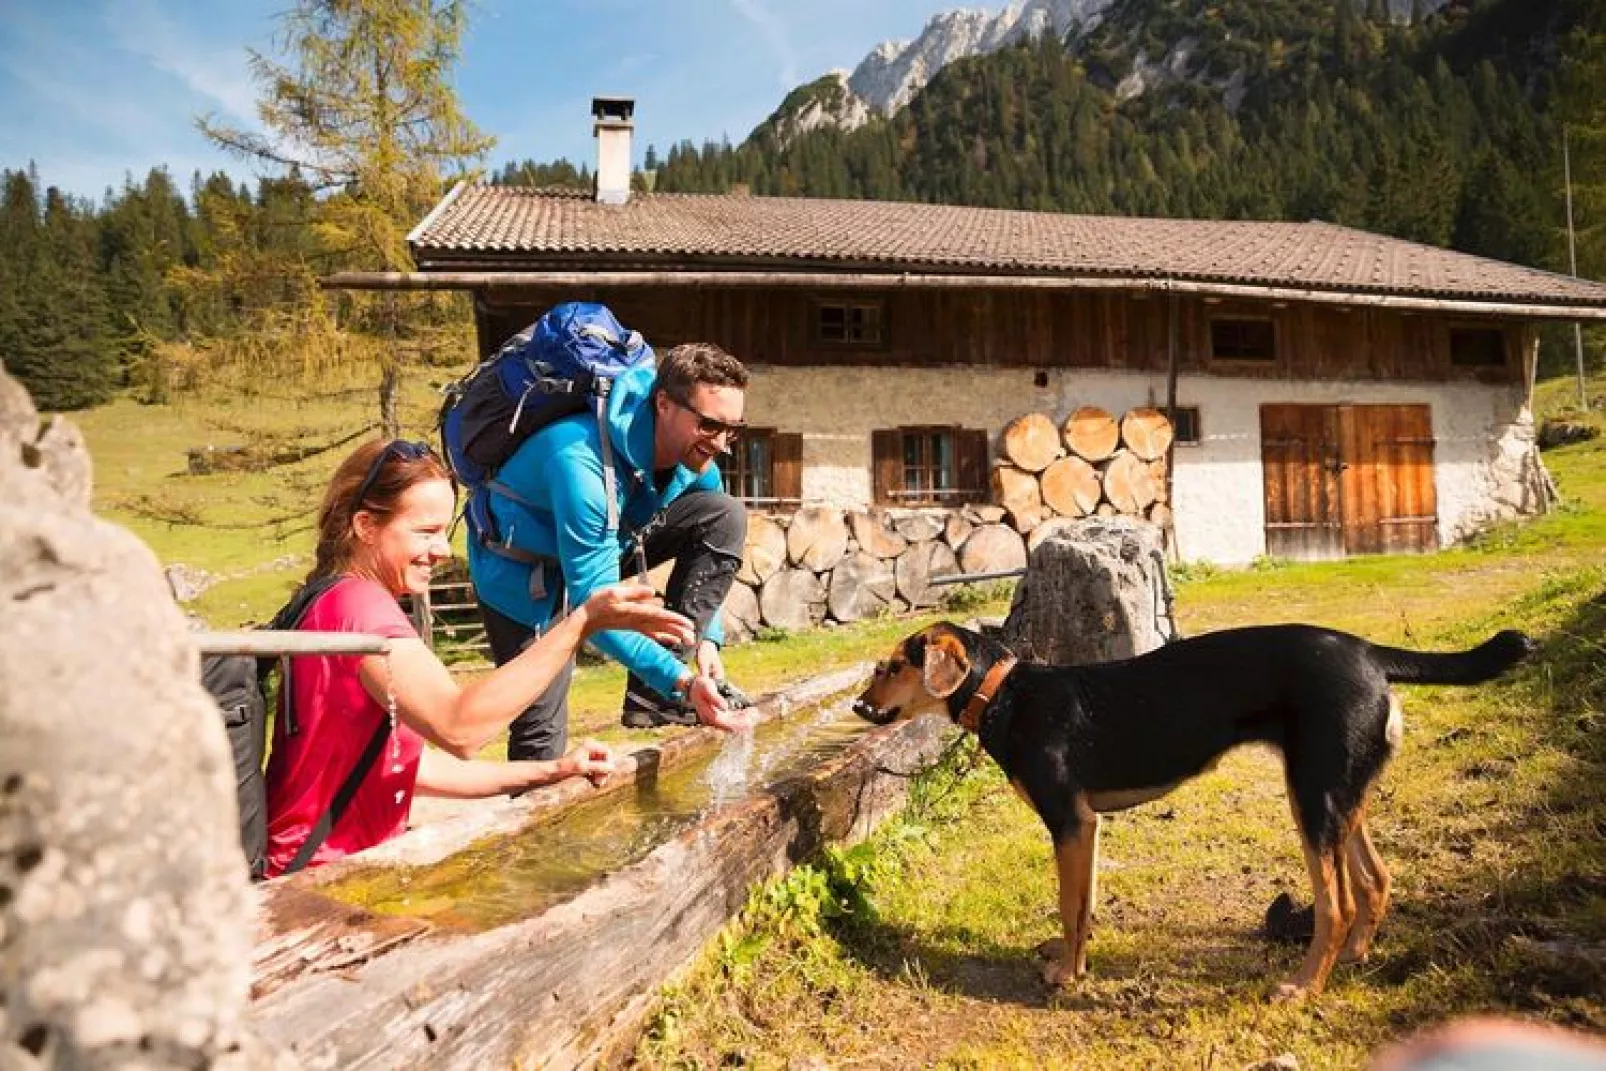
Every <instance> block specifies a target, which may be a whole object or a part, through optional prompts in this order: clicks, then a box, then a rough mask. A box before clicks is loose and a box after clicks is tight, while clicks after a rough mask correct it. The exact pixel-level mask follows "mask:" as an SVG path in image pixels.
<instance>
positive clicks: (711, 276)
mask: <svg viewBox="0 0 1606 1071" xmlns="http://www.w3.org/2000/svg"><path fill="white" fill-rule="evenodd" d="M318 282H319V285H320V286H322V287H323V288H324V289H326V290H487V289H492V288H495V287H535V286H546V287H566V288H576V287H595V288H608V287H617V288H627V287H677V286H682V287H711V288H731V289H736V288H754V287H785V288H794V287H808V288H812V289H816V290H1130V291H1137V292H1144V293H1147V292H1154V293H1165V292H1176V293H1181V294H1201V295H1206V296H1214V297H1229V298H1245V299H1252V300H1260V301H1306V302H1314V303H1316V304H1323V305H1351V306H1366V307H1369V308H1386V309H1400V310H1405V311H1417V312H1456V313H1464V314H1467V315H1485V316H1522V317H1526V318H1529V319H1539V320H1606V290H1603V291H1602V296H1601V298H1600V304H1599V305H1598V306H1595V305H1567V304H1562V303H1557V304H1553V305H1545V304H1534V303H1533V302H1532V300H1527V301H1512V302H1502V301H1499V300H1496V299H1473V298H1430V297H1414V296H1410V295H1405V294H1385V293H1369V292H1365V291H1359V292H1358V291H1337V290H1312V289H1310V288H1308V287H1295V286H1256V285H1253V284H1248V283H1214V282H1200V281H1187V280H1179V279H1174V278H1161V277H1158V276H1156V277H1147V276H1136V277H1130V276H1123V277H1115V276H1074V275H922V274H911V273H908V272H901V273H897V274H888V273H882V274H877V273H865V272H844V273H839V274H838V273H831V272H808V271H790V272H788V271H704V270H691V271H478V270H469V271H427V272H419V271H414V272H383V271H368V272H364V271H354V272H336V273H335V274H333V275H329V276H326V277H325V278H323V279H320V280H319V281H318Z"/></svg>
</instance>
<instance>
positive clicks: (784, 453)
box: [770, 431, 803, 503]
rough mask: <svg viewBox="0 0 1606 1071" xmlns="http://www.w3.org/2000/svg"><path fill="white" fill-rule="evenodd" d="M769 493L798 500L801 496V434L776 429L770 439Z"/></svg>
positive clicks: (789, 499)
mask: <svg viewBox="0 0 1606 1071" xmlns="http://www.w3.org/2000/svg"><path fill="white" fill-rule="evenodd" d="M770 449H771V451H772V452H771V454H770V457H771V461H770V488H771V490H770V493H771V494H772V495H774V496H775V497H776V498H779V499H785V500H788V502H789V503H790V502H798V501H800V500H801V499H802V498H803V436H802V435H801V434H799V433H798V432H793V431H778V432H776V433H775V435H774V436H773V437H772V438H771V439H770Z"/></svg>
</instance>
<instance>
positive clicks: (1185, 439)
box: [1171, 405, 1200, 446]
mask: <svg viewBox="0 0 1606 1071" xmlns="http://www.w3.org/2000/svg"><path fill="white" fill-rule="evenodd" d="M1171 432H1172V435H1171V441H1172V442H1174V443H1176V444H1177V445H1178V446H1198V445H1199V442H1200V438H1199V436H1200V431H1199V407H1198V406H1196V405H1179V406H1177V416H1176V420H1174V421H1173V422H1172V424H1171Z"/></svg>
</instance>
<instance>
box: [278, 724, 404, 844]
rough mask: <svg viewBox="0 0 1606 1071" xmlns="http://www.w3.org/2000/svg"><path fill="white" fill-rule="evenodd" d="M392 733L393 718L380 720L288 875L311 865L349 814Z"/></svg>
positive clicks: (309, 835)
mask: <svg viewBox="0 0 1606 1071" xmlns="http://www.w3.org/2000/svg"><path fill="white" fill-rule="evenodd" d="M390 730H391V724H390V719H389V718H380V719H379V724H378V725H376V726H375V727H374V735H373V736H371V737H369V738H368V746H367V747H365V748H363V751H362V754H361V755H360V756H359V757H358V758H357V765H356V766H354V767H352V769H351V772H350V773H349V774H347V775H346V779H345V780H344V781H342V782H341V783H340V788H339V789H337V790H336V791H335V798H334V799H332V800H330V801H329V809H328V810H326V811H324V812H323V814H322V815H320V816H319V818H318V821H317V824H315V825H314V826H313V827H312V831H311V832H310V833H308V834H307V839H306V840H304V841H302V842H301V847H300V849H299V850H298V851H297V852H296V854H295V858H294V859H291V860H290V862H289V863H288V864H287V865H286V866H285V868H284V872H285V873H286V874H294V873H295V872H296V871H298V870H300V869H302V868H303V867H305V866H306V865H307V864H308V863H310V862H312V857H313V855H315V854H316V853H317V851H318V849H319V848H321V847H322V846H323V842H324V841H326V840H328V839H329V834H330V833H333V832H334V829H335V826H336V825H337V824H338V823H339V822H340V816H341V815H343V814H345V813H346V808H347V807H348V806H350V804H351V800H352V797H353V796H355V795H356V794H357V788H358V786H360V785H361V784H362V782H363V779H364V778H365V777H367V776H368V771H369V770H372V769H373V768H374V763H375V762H376V761H377V760H378V759H379V753H380V752H381V751H383V750H385V740H386V739H387V738H388V737H389V736H390Z"/></svg>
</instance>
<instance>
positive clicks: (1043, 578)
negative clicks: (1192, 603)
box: [1003, 517, 1176, 665]
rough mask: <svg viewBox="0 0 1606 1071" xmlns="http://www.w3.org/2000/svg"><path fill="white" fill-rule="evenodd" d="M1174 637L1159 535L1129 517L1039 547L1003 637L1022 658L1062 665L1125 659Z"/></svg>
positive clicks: (1077, 528) (1076, 528) (1077, 529)
mask: <svg viewBox="0 0 1606 1071" xmlns="http://www.w3.org/2000/svg"><path fill="white" fill-rule="evenodd" d="M1175 633H1176V626H1175V623H1174V620H1173V618H1172V615H1171V605H1170V589H1169V587H1168V586H1167V580H1166V575H1165V534H1164V532H1162V531H1161V529H1160V528H1158V527H1156V526H1155V525H1152V524H1149V523H1148V522H1146V521H1140V520H1135V519H1132V518H1128V517H1110V518H1102V517H1090V518H1086V519H1083V520H1079V521H1075V522H1073V523H1072V524H1071V525H1069V526H1068V527H1066V528H1065V529H1063V530H1060V531H1056V532H1054V533H1053V534H1052V535H1050V536H1048V537H1047V538H1046V539H1044V540H1043V541H1042V542H1040V543H1039V544H1038V545H1037V548H1036V549H1035V550H1033V551H1032V553H1031V558H1030V560H1029V562H1028V563H1027V568H1026V575H1025V576H1024V577H1023V578H1022V579H1021V581H1020V583H1019V584H1018V585H1016V588H1015V599H1014V602H1013V604H1012V605H1011V606H1010V610H1009V618H1008V619H1007V620H1006V621H1005V622H1004V629H1003V634H1004V636H1005V637H1006V641H1005V642H1008V643H1010V644H1011V645H1013V646H1014V647H1016V649H1017V650H1018V651H1020V652H1021V653H1022V654H1025V655H1028V656H1030V657H1034V658H1039V659H1042V660H1044V661H1047V662H1055V663H1059V664H1062V665H1087V664H1089V663H1093V662H1108V661H1110V660H1112V659H1118V658H1131V657H1133V656H1134V655H1140V654H1143V653H1145V652H1147V651H1152V650H1153V649H1154V648H1156V647H1159V646H1160V645H1161V644H1162V643H1165V642H1166V640H1167V638H1168V637H1170V636H1174V635H1175Z"/></svg>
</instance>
